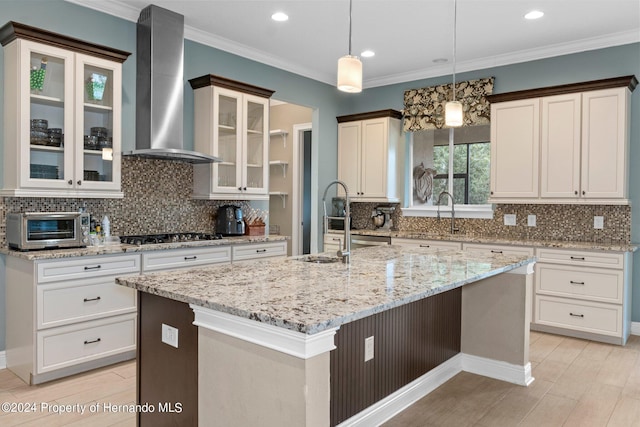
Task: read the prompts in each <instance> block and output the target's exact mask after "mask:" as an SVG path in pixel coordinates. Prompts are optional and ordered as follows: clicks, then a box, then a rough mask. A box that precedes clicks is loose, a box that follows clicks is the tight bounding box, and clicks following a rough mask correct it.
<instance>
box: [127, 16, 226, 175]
mask: <svg viewBox="0 0 640 427" xmlns="http://www.w3.org/2000/svg"><path fill="white" fill-rule="evenodd" d="M136 57H137V77H136V149H135V150H133V151H130V152H126V153H123V155H125V156H137V157H145V158H154V159H163V160H179V161H185V162H189V163H214V162H219V161H221V160H220V159H219V158H217V157H213V156H210V155H208V154H203V153H198V152H195V151H188V150H185V149H184V148H183V136H182V130H183V117H182V112H183V102H184V84H185V83H184V79H183V63H184V16H182V15H180V14H177V13H175V12H172V11H170V10H167V9H163V8H161V7H158V6H155V5H149V6H147V7H145V8H144V9H142V11H141V12H140V17H139V18H138V26H137V51H136Z"/></svg>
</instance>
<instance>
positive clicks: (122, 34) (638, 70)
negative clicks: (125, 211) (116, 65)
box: [0, 0, 640, 350]
mask: <svg viewBox="0 0 640 427" xmlns="http://www.w3.org/2000/svg"><path fill="white" fill-rule="evenodd" d="M10 20H11V21H17V22H21V23H24V24H28V25H33V26H36V27H40V28H44V29H47V30H51V31H54V32H58V33H62V34H66V35H69V36H72V37H77V38H80V39H84V40H87V41H90V42H94V43H98V44H104V45H107V46H111V47H114V48H117V49H121V50H125V51H129V52H132V56H131V57H129V59H128V60H127V61H126V62H125V63H124V65H123V117H122V133H123V138H122V140H123V150H125V151H126V150H130V149H133V147H134V145H135V141H134V139H135V83H136V82H135V79H136V77H135V69H136V66H135V51H136V31H135V23H133V22H129V21H125V20H122V19H118V18H115V17H113V16H110V15H106V14H102V13H99V12H95V11H93V10H90V9H86V8H83V7H80V6H76V5H73V4H70V3H66V2H64V1H62V0H45V1H42V0H41V1H32V0H2V1H0V25H2V24H4V23H5V22H7V21H10ZM3 67H4V56H3V53H2V51H0V76H1V75H2V74H3V72H2V70H3ZM209 73H211V74H217V75H221V76H225V77H229V78H232V79H235V80H240V81H245V82H247V83H251V84H254V85H257V86H262V87H266V88H269V89H272V90H275V91H276V93H275V95H274V98H275V99H279V100H283V101H288V102H292V103H295V104H300V105H305V106H309V107H312V108H314V116H313V117H314V119H313V120H314V128H313V144H314V145H316V146H317V147H318V164H319V165H320V167H319V170H318V188H320V189H323V188H324V187H325V185H326V184H327V183H328V182H329V181H330V180H332V179H335V177H336V175H337V149H336V147H337V124H336V119H335V117H336V116H337V115H343V114H350V113H358V112H364V111H371V110H378V109H386V108H395V109H401V108H402V102H403V99H402V97H403V92H404V90H405V89H410V88H416V87H423V86H431V85H434V84H440V83H447V82H449V81H450V77H441V78H433V79H427V80H421V81H413V82H407V83H402V84H395V85H389V86H384V87H379V88H372V89H367V90H365V91H363V92H362V93H361V94H357V95H348V94H342V93H340V92H338V91H337V90H336V89H335V87H333V86H332V85H327V84H324V83H318V82H316V81H313V80H310V79H307V78H304V77H300V76H297V75H295V74H292V73H289V72H286V71H283V70H279V69H276V68H273V67H270V66H267V65H264V64H260V63H256V62H254V61H250V60H247V59H244V58H240V57H238V56H235V55H231V54H228V53H226V52H223V51H220V50H217V49H213V48H210V47H206V46H203V45H200V44H198V43H195V42H191V41H188V40H187V41H185V80H188V79H191V78H193V77H198V76H201V75H204V74H209ZM628 74H635V75H637V76H640V44H637V43H636V44H633V45H627V46H621V47H616V48H609V49H602V50H598V51H592V52H584V53H580V54H574V55H567V56H563V57H559V58H552V59H545V60H539V61H533V62H528V63H524V64H515V65H510V66H504V67H496V68H493V69H488V70H481V71H474V72H469V73H461V74H459V75H458V76H457V80H462V79H470V78H477V77H485V76H495V78H496V81H495V88H494V92H495V93H501V92H510V91H513V90H520V89H528V88H535V87H541V86H549V85H555V84H563V83H574V82H579V81H586V80H594V79H599V78H607V77H614V76H620V75H628ZM3 97H4V83H3V78H2V77H0V98H3ZM639 98H640V90H637V91H636V92H634V94H633V98H632V111H633V112H634V115H633V116H632V126H631V198H632V200H633V201H634V206H638V204H639V203H640V185H635V186H634V183H638V182H640V120H638V111H640V105H639V103H640V101H639ZM3 108H4V107H3V106H2V105H0V129H1V128H2V127H3V126H4V123H3V121H2V120H3ZM184 116H185V130H184V136H185V146H186V147H187V148H193V125H192V123H193V95H192V92H191V88H190V86H189V84H188V83H185V110H184ZM0 138H2V132H0ZM1 146H2V144H0V147H1ZM0 156H2V152H1V151H0ZM636 209H637V208H634V210H633V214H634V215H633V216H634V218H635V217H637V216H638V215H636V213H637V212H636ZM632 238H633V240H634V241H639V242H640V222H638V221H634V222H633V230H632ZM636 258H638V257H636ZM3 261H4V260H0V350H2V349H4V329H5V328H4V314H3V311H4V309H3V307H4V294H5V292H4V274H3V273H4V272H3V266H4V262H3ZM637 265H640V259H638V260H637ZM633 282H634V291H635V292H634V304H633V320H634V321H636V322H640V268H638V269H636V271H635V274H634V281H633Z"/></svg>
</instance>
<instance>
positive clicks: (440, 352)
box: [330, 288, 462, 426]
mask: <svg viewBox="0 0 640 427" xmlns="http://www.w3.org/2000/svg"><path fill="white" fill-rule="evenodd" d="M461 296H462V288H457V289H454V290H451V291H448V292H444V293H441V294H438V295H434V296H431V297H429V298H425V299H422V300H419V301H416V302H413V303H411V304H407V305H404V306H401V307H397V308H394V309H391V310H388V311H384V312H381V313H378V314H375V315H372V316H370V317H366V318H364V319H361V320H356V321H354V322H351V323H347V324H345V325H342V326H341V327H340V329H339V330H338V332H337V333H336V335H335V345H336V347H337V348H336V349H335V350H333V351H331V356H330V378H331V380H330V381H331V403H330V406H331V425H332V426H335V425H338V424H340V423H341V422H343V421H344V420H346V419H348V418H350V417H352V416H353V415H355V414H357V413H358V412H360V411H362V410H364V409H366V408H367V407H369V406H371V405H373V404H374V403H376V402H377V401H379V400H381V399H383V398H385V397H386V396H388V395H389V394H391V393H393V392H394V391H396V390H398V389H400V388H401V387H403V386H405V385H407V384H409V383H410V382H412V381H413V380H415V379H417V378H419V377H420V376H422V375H424V374H426V373H427V372H429V371H430V370H431V369H433V368H435V367H436V366H438V365H440V364H441V363H443V362H445V361H447V360H449V359H450V358H451V357H453V356H455V355H456V354H458V353H459V352H460V336H461ZM370 336H373V337H374V358H373V359H372V360H369V361H367V362H365V361H364V356H365V339H366V338H367V337H370Z"/></svg>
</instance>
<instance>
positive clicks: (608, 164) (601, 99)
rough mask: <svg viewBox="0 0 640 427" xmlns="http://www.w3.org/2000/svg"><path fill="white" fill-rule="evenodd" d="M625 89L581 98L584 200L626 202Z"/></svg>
mask: <svg viewBox="0 0 640 427" xmlns="http://www.w3.org/2000/svg"><path fill="white" fill-rule="evenodd" d="M628 93H629V92H628V91H627V89H626V88H616V89H606V90H599V91H593V92H585V93H583V95H582V179H581V183H582V190H581V194H582V196H583V197H587V198H626V197H627V185H626V182H627V179H626V177H627V164H626V158H627V154H628V142H627V141H628V128H627V114H628V102H629V100H628Z"/></svg>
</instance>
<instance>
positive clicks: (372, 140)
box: [360, 118, 389, 198]
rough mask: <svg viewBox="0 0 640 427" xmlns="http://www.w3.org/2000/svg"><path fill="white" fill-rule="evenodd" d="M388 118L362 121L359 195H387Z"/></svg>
mask: <svg viewBox="0 0 640 427" xmlns="http://www.w3.org/2000/svg"><path fill="white" fill-rule="evenodd" d="M388 124H389V120H388V119H384V118H382V119H371V120H364V121H363V122H362V144H361V153H360V158H361V164H360V167H361V173H360V179H361V181H360V193H361V194H360V196H363V197H380V198H384V197H387V152H388V149H387V147H388V135H389V127H388Z"/></svg>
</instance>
